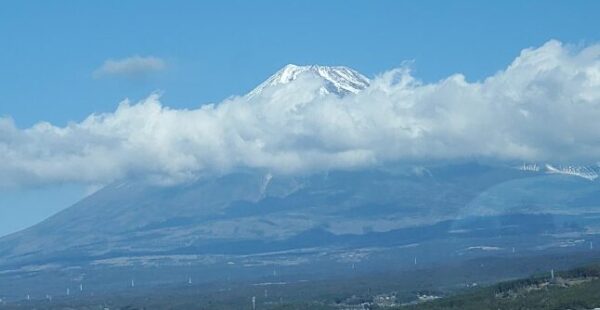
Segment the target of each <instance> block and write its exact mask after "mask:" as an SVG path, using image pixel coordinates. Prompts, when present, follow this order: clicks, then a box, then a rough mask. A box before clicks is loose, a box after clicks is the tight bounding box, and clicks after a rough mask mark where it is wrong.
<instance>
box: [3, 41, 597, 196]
mask: <svg viewBox="0 0 600 310" xmlns="http://www.w3.org/2000/svg"><path fill="white" fill-rule="evenodd" d="M321 83H322V81H321V80H319V79H317V78H314V77H312V76H310V75H305V76H301V77H300V78H299V79H297V80H295V81H294V82H292V83H289V84H285V85H278V86H274V87H271V88H269V89H267V90H265V91H264V92H263V93H262V94H260V95H259V96H254V97H252V98H247V97H233V98H230V99H227V100H225V101H223V102H221V103H219V104H210V105H204V106H201V107H199V108H198V109H193V110H177V109H171V108H168V107H166V106H164V105H163V104H161V102H160V98H159V96H158V95H156V94H153V95H151V96H149V97H148V98H147V99H145V100H143V101H141V102H138V103H135V104H132V103H130V102H128V101H124V102H122V103H121V104H119V106H118V108H117V109H116V111H114V112H113V113H108V114H100V115H91V116H89V117H88V118H87V119H85V120H83V121H82V122H80V123H72V124H69V125H67V126H66V127H57V126H53V125H51V124H49V123H43V122H42V123H38V124H36V125H35V126H33V127H31V128H26V129H19V128H16V126H15V125H14V123H13V122H12V121H11V120H10V119H7V118H4V119H0V186H28V185H40V184H48V183H53V182H83V183H90V184H94V183H106V182H110V181H112V180H116V179H122V178H128V177H141V178H146V179H148V180H152V181H157V182H161V183H173V182H181V181H185V180H190V179H194V178H196V177H198V176H201V175H211V174H215V173H217V174H219V173H226V172H229V171H233V170H235V169H238V168H245V167H251V168H265V169H268V170H270V171H273V172H276V173H277V172H278V173H304V172H307V171H319V170H326V169H344V168H352V167H362V166H371V165H378V164H385V163H387V162H392V161H413V160H424V159H425V160H436V159H459V158H490V159H497V160H524V161H554V162H556V161H564V162H585V163H595V162H596V161H597V160H598V159H600V122H599V121H598V120H600V45H591V46H588V47H585V48H583V49H575V48H572V47H568V46H564V45H563V44H561V43H560V42H557V41H550V42H548V43H546V44H545V45H543V46H541V47H539V48H535V49H534V48H530V49H525V50H523V51H522V52H521V54H520V55H519V56H518V57H517V58H516V59H515V60H514V61H513V62H512V64H510V65H509V66H508V67H507V68H506V69H505V70H503V71H499V72H498V73H496V74H495V75H493V76H490V77H489V78H487V79H485V80H483V81H479V82H468V81H466V79H465V77H464V76H462V75H460V74H455V75H452V76H450V77H448V78H446V79H444V80H441V81H439V82H436V83H422V82H420V81H419V80H418V79H416V78H415V77H414V76H412V75H411V73H410V70H409V69H407V68H400V69H396V70H392V71H389V72H386V73H384V74H382V75H380V76H378V77H376V78H375V79H373V80H372V82H371V86H370V87H368V88H367V89H365V90H364V91H362V92H360V93H358V94H356V95H350V96H345V97H343V98H339V97H336V96H334V95H327V96H323V95H320V94H319V88H320V86H321Z"/></svg>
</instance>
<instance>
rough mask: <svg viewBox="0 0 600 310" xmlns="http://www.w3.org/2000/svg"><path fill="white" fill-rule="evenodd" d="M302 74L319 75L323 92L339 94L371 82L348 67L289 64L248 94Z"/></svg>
mask: <svg viewBox="0 0 600 310" xmlns="http://www.w3.org/2000/svg"><path fill="white" fill-rule="evenodd" d="M301 74H312V75H315V76H318V77H319V78H321V79H323V81H324V82H325V83H324V85H323V87H322V88H321V93H322V94H335V95H338V96H345V95H348V94H356V93H358V92H359V91H361V90H363V89H365V88H366V87H368V86H369V82H370V81H369V79H368V78H367V77H365V76H364V75H362V74H360V73H358V72H357V71H355V70H353V69H351V68H348V67H343V66H335V67H329V66H317V65H312V66H297V65H293V64H289V65H287V66H285V67H283V68H282V69H281V70H279V71H277V72H276V73H275V74H274V75H273V76H271V77H270V78H268V79H267V80H266V81H264V82H263V83H262V84H260V85H258V87H256V88H255V89H254V90H252V91H251V92H250V93H248V95H247V96H248V97H254V96H256V95H258V94H260V93H262V92H263V90H264V89H266V88H268V87H270V86H275V85H280V84H287V83H290V82H292V81H294V80H296V79H297V78H298V77H299V76H300V75H301Z"/></svg>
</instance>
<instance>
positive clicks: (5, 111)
mask: <svg viewBox="0 0 600 310" xmlns="http://www.w3.org/2000/svg"><path fill="white" fill-rule="evenodd" d="M490 3H491V2H489V1H210V2H209V1H161V2H159V1H95V2H92V1H52V2H50V1H5V2H2V3H1V4H0V116H9V117H11V118H13V119H14V121H15V122H16V124H17V125H18V126H19V127H21V128H24V127H28V126H31V125H32V124H34V123H36V122H39V121H49V122H51V123H53V124H55V125H64V124H66V123H68V122H69V121H80V120H82V119H83V118H84V117H86V116H87V115H89V114H91V113H94V112H110V111H113V110H114V109H115V107H116V105H117V104H118V102H119V101H121V100H123V99H124V98H126V97H128V98H131V99H134V100H136V99H141V98H144V97H146V96H147V95H148V94H149V93H151V92H152V91H155V90H161V91H164V96H163V99H162V102H163V103H164V104H166V105H168V106H171V107H174V108H194V107H197V106H199V105H201V104H203V103H207V102H218V101H220V100H222V99H224V98H226V97H228V96H230V95H233V94H243V93H245V92H247V91H249V90H250V89H252V88H253V87H254V86H255V85H257V84H258V83H260V82H261V81H262V80H264V79H265V78H267V77H268V76H269V75H271V74H272V73H273V72H275V71H276V70H278V69H279V68H280V67H282V66H283V65H285V64H287V63H296V64H323V65H346V66H349V67H352V68H354V69H357V70H358V71H360V72H362V73H363V74H365V75H367V76H372V75H374V74H377V73H380V72H382V71H385V70H388V69H391V68H394V67H398V66H400V65H401V64H402V63H403V61H406V60H409V61H414V68H415V75H416V76H417V77H419V78H421V79H423V80H425V81H435V80H438V79H441V78H443V77H446V76H448V75H449V74H452V73H456V72H460V73H463V74H465V75H466V76H467V79H468V80H471V81H473V80H478V79H481V78H484V77H486V76H487V75H490V74H493V73H494V72H496V71H498V70H501V69H503V68H505V67H506V65H507V64H508V63H510V61H511V60H513V59H514V58H515V56H517V55H518V53H519V51H520V50H522V49H523V48H526V47H530V46H539V45H541V44H543V43H544V42H546V41H548V40H549V39H558V40H560V41H562V42H565V43H571V44H589V43H595V42H598V41H599V40H600V32H599V31H598V29H600V19H599V18H598V12H600V2H598V1H595V2H592V1H587V2H586V1H497V2H496V3H495V4H494V5H491V4H490ZM133 55H141V56H147V55H152V56H156V57H160V58H162V59H164V60H165V61H166V63H167V65H168V66H167V69H166V70H164V71H163V72H160V73H157V74H155V75H152V76H149V77H146V78H143V79H132V78H123V77H121V78H119V77H112V78H94V77H93V74H92V73H93V72H94V70H96V69H97V68H98V67H100V66H101V65H102V63H103V62H104V61H105V60H107V59H111V58H113V59H119V58H125V57H130V56H133ZM82 195H83V189H82V188H81V187H77V186H70V185H59V186H57V187H55V188H44V189H28V190H16V189H11V190H8V189H4V190H0V235H2V234H5V233H8V232H10V231H14V230H16V229H19V228H22V227H25V226H27V225H30V224H32V223H34V222H36V221H39V220H41V219H43V218H44V217H47V216H48V215H50V214H52V213H53V212H56V211H57V210H59V209H61V208H64V207H66V206H67V205H69V204H70V203H72V202H74V201H76V200H77V199H79V198H80V197H81V196H82Z"/></svg>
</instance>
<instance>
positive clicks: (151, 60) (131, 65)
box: [92, 55, 167, 78]
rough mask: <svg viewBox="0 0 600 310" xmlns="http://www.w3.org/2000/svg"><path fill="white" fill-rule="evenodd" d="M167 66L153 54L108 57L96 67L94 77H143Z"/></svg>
mask: <svg viewBox="0 0 600 310" xmlns="http://www.w3.org/2000/svg"><path fill="white" fill-rule="evenodd" d="M166 68H167V64H166V62H165V61H164V60H163V59H161V58H158V57H154V56H137V55H136V56H132V57H127V58H122V59H108V60H106V61H105V62H104V63H103V64H102V66H100V67H99V68H98V69H96V70H95V71H94V72H93V74H92V76H93V77H95V78H101V77H107V76H124V77H143V76H147V75H149V74H152V73H156V72H159V71H163V70H165V69H166Z"/></svg>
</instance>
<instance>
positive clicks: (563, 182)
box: [0, 65, 600, 298]
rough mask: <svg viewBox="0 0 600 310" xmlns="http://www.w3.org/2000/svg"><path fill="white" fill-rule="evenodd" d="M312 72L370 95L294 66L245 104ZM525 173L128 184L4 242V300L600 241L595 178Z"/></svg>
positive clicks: (335, 71)
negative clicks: (58, 289) (196, 276)
mask: <svg viewBox="0 0 600 310" xmlns="http://www.w3.org/2000/svg"><path fill="white" fill-rule="evenodd" d="M302 75H313V76H317V77H318V78H319V79H320V80H321V81H322V86H321V88H320V92H321V93H322V94H324V95H335V96H352V95H353V94H357V93H359V92H360V91H362V90H364V89H366V88H367V87H369V79H368V78H366V77H364V76H363V75H361V74H360V73H358V72H356V71H354V70H352V69H350V68H346V67H324V66H295V65H288V66H286V67H284V68H283V69H281V70H280V71H278V72H277V73H276V74H275V75H273V76H272V77H270V78H269V79H267V80H266V81H265V82H264V83H262V84H260V85H259V86H258V87H257V88H256V89H254V90H253V91H252V92H250V93H249V94H248V95H247V97H250V98H252V97H256V96H260V94H261V93H262V92H264V91H266V90H267V89H268V88H269V87H273V86H277V85H281V84H286V83H294V82H295V81H296V80H298V78H300V77H301V76H302ZM514 167H515V166H514V165H513V164H511V163H506V164H503V163H489V162H478V161H474V160H473V161H455V162H422V163H419V164H413V163H404V162H402V163H400V162H399V163H389V164H387V165H386V166H385V167H383V166H379V167H370V168H360V169H352V170H337V171H323V172H318V173H317V172H315V173H312V174H306V175H284V174H275V173H273V172H272V171H268V170H265V169H240V170H238V171H235V172H232V173H228V174H225V175H219V176H212V177H204V178H200V179H197V180H194V181H191V182H188V183H184V184H177V185H168V186H166V185H161V186H158V185H155V184H154V185H153V184H148V183H146V182H143V181H139V180H138V181H135V180H121V181H119V182H114V183H112V184H109V185H107V186H106V187H104V188H102V189H100V190H99V191H97V192H95V193H93V194H91V195H90V196H88V197H86V198H84V199H82V200H81V201H79V202H78V203H76V204H74V205H73V206H71V207H68V208H66V209H64V210H63V211H61V212H59V213H57V214H55V215H54V216H52V217H50V218H48V219H47V220H45V221H43V222H41V223H39V224H37V225H34V226H32V227H30V228H28V229H25V230H23V231H20V232H17V233H14V234H12V235H9V236H5V237H2V238H0V290H2V289H5V291H9V290H10V291H14V292H17V293H15V296H12V297H14V298H18V296H17V295H19V296H23V294H24V293H23V292H22V291H19V290H18V289H19V288H27V289H28V290H30V291H31V292H34V291H37V292H38V293H42V292H44V293H45V292H48V291H50V290H52V289H53V288H55V287H57V283H59V282H60V287H77V286H79V285H80V284H81V283H85V285H86V287H95V288H96V289H97V290H100V289H103V290H115V289H120V288H121V285H122V283H125V282H127V283H128V282H129V281H130V280H131V279H132V278H136V281H137V282H136V283H146V284H147V285H150V284H152V285H155V284H156V285H160V284H165V283H172V282H173V281H179V280H178V279H182V278H183V279H187V278H188V275H189V274H190V273H196V274H200V275H201V276H202V279H203V281H207V282H208V281H225V278H224V276H223V275H224V274H226V275H227V279H228V280H229V279H230V274H231V273H232V270H234V271H235V274H236V275H237V276H238V277H239V278H260V277H263V276H264V275H265V274H270V273H271V272H273V268H277V270H284V271H285V274H287V275H288V276H290V277H292V276H298V275H302V276H303V277H304V276H306V277H310V276H323V275H324V274H328V273H336V272H346V270H347V266H348V265H349V264H351V265H352V266H354V264H361V266H369V267H368V268H370V270H375V269H377V270H381V269H382V268H383V269H385V268H386V266H392V265H393V266H397V265H401V266H404V267H402V268H405V267H406V268H413V266H414V265H413V263H412V262H413V259H415V257H417V256H419V264H422V266H427V265H428V264H429V265H433V264H438V265H439V264H446V263H449V262H452V261H460V260H466V259H473V258H476V257H480V256H482V255H488V256H489V255H500V256H502V255H508V254H507V253H510V252H507V250H506V249H510V248H513V249H514V248H519V249H520V251H521V252H520V253H522V254H520V255H532V256H534V255H541V254H543V253H547V252H548V251H562V250H565V249H567V248H569V249H570V247H578V246H579V245H580V244H582V242H581V240H588V239H589V240H595V239H596V237H597V234H598V232H600V214H595V213H597V212H596V210H597V207H598V206H600V188H598V186H597V182H590V181H588V180H587V179H584V178H581V177H573V176H572V175H569V174H566V173H538V172H539V169H537V166H535V167H533V166H532V167H526V168H527V169H515V168H514ZM534 168H535V169H534ZM499 236H500V237H499ZM597 241H598V242H600V238H598V240H597ZM492 248H493V249H498V250H497V251H493V253H492V252H490V251H483V250H482V251H479V250H478V249H492ZM420 266H421V265H420ZM399 268H400V267H399ZM150 269H151V270H152V273H148V272H146V271H148V270H150ZM108 275H111V276H110V277H109V276H108ZM47 279H52V281H51V282H48V281H46V280H47ZM115 281H116V282H118V283H116V282H115ZM61 291H62V289H61ZM28 292H29V291H28ZM9 297H11V296H9Z"/></svg>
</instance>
